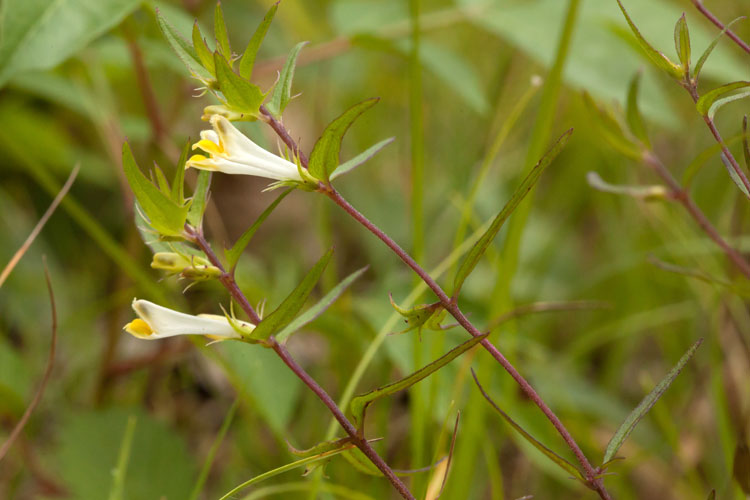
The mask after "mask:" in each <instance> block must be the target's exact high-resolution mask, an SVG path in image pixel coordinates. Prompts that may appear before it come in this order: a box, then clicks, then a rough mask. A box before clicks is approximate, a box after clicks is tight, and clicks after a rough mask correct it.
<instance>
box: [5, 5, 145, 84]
mask: <svg viewBox="0 0 750 500" xmlns="http://www.w3.org/2000/svg"><path fill="white" fill-rule="evenodd" d="M140 3H141V2H140V1H139V0H67V1H64V2H62V1H57V2H53V1H50V0H3V1H2V2H1V3H0V33H2V36H1V37H0V87H3V86H4V85H5V84H6V83H7V82H8V80H9V79H10V78H12V77H13V76H15V75H18V74H22V73H25V72H28V71H31V70H45V69H50V68H53V67H55V66H56V65H58V64H59V63H61V62H63V61H64V60H66V59H67V58H68V57H70V56H71V55H73V54H75V53H77V52H79V51H80V50H81V49H83V48H84V47H85V46H86V45H88V44H89V43H90V42H91V41H92V40H94V39H96V38H98V37H99V36H101V35H102V34H103V33H106V32H107V31H109V30H110V29H112V28H113V27H114V26H117V25H118V24H119V23H120V22H121V21H122V20H123V19H124V18H125V17H126V16H127V15H128V14H130V13H131V12H133V11H134V10H135V9H136V8H138V6H139V5H140Z"/></svg>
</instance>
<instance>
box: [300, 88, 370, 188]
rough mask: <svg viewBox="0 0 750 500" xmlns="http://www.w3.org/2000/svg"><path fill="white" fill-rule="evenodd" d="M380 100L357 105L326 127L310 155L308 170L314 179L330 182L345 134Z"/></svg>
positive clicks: (337, 162) (368, 100)
mask: <svg viewBox="0 0 750 500" xmlns="http://www.w3.org/2000/svg"><path fill="white" fill-rule="evenodd" d="M379 100H380V99H379V98H377V97H376V98H372V99H367V100H366V101H362V102H360V103H359V104H355V105H354V106H352V107H351V108H349V109H348V110H346V111H344V113H343V114H342V115H341V116H339V117H338V118H336V119H335V120H333V121H332V122H331V123H330V125H328V127H326V129H325V130H324V131H323V135H322V136H321V137H320V139H318V142H316V143H315V146H314V147H313V150H312V153H311V154H310V165H309V168H308V170H309V171H310V174H312V175H313V177H316V178H317V179H320V180H323V181H328V178H329V177H330V175H331V172H333V171H334V170H335V169H336V167H337V166H338V165H339V153H340V152H341V141H342V140H343V138H344V134H346V131H347V130H348V129H349V127H350V126H351V124H352V123H354V120H356V119H357V118H358V117H359V115H361V114H362V113H364V112H365V111H367V110H368V109H370V108H371V107H372V106H374V105H375V103H377V102H378V101H379Z"/></svg>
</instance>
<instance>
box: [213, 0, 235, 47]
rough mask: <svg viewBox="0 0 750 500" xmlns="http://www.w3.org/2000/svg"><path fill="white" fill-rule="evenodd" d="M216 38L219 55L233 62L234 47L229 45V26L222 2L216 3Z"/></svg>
mask: <svg viewBox="0 0 750 500" xmlns="http://www.w3.org/2000/svg"><path fill="white" fill-rule="evenodd" d="M214 36H215V37H216V46H217V47H218V50H219V53H220V54H221V55H223V56H224V58H225V59H226V60H227V61H231V60H232V46H231V45H230V44H229V35H228V34H227V24H226V22H224V11H223V10H221V2H216V9H215V10H214Z"/></svg>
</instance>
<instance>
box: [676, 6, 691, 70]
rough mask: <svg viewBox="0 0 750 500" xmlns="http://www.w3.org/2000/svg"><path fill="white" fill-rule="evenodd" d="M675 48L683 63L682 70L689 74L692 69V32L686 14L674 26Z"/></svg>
mask: <svg viewBox="0 0 750 500" xmlns="http://www.w3.org/2000/svg"><path fill="white" fill-rule="evenodd" d="M674 46H675V49H677V55H678V57H679V58H680V63H682V69H683V71H685V72H686V73H687V71H688V70H689V69H690V31H689V30H688V25H687V21H686V20H685V14H684V13H683V14H682V17H680V19H678V20H677V24H675V26H674Z"/></svg>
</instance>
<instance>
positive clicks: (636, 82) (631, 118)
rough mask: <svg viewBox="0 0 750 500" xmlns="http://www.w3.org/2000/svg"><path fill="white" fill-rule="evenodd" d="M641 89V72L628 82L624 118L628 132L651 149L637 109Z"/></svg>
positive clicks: (641, 116)
mask: <svg viewBox="0 0 750 500" xmlns="http://www.w3.org/2000/svg"><path fill="white" fill-rule="evenodd" d="M640 87H641V72H640V71H639V72H638V73H636V74H635V76H634V77H633V79H632V80H631V81H630V87H629V88H628V99H627V103H626V113H625V118H626V120H627V122H628V127H629V128H630V132H631V133H632V134H633V135H634V136H635V137H636V138H637V139H638V140H640V141H641V142H642V143H643V144H645V145H646V147H649V148H650V147H651V143H650V142H649V140H648V133H647V132H646V125H645V124H644V122H643V115H641V111H640V110H639V109H638V92H639V90H640Z"/></svg>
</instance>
